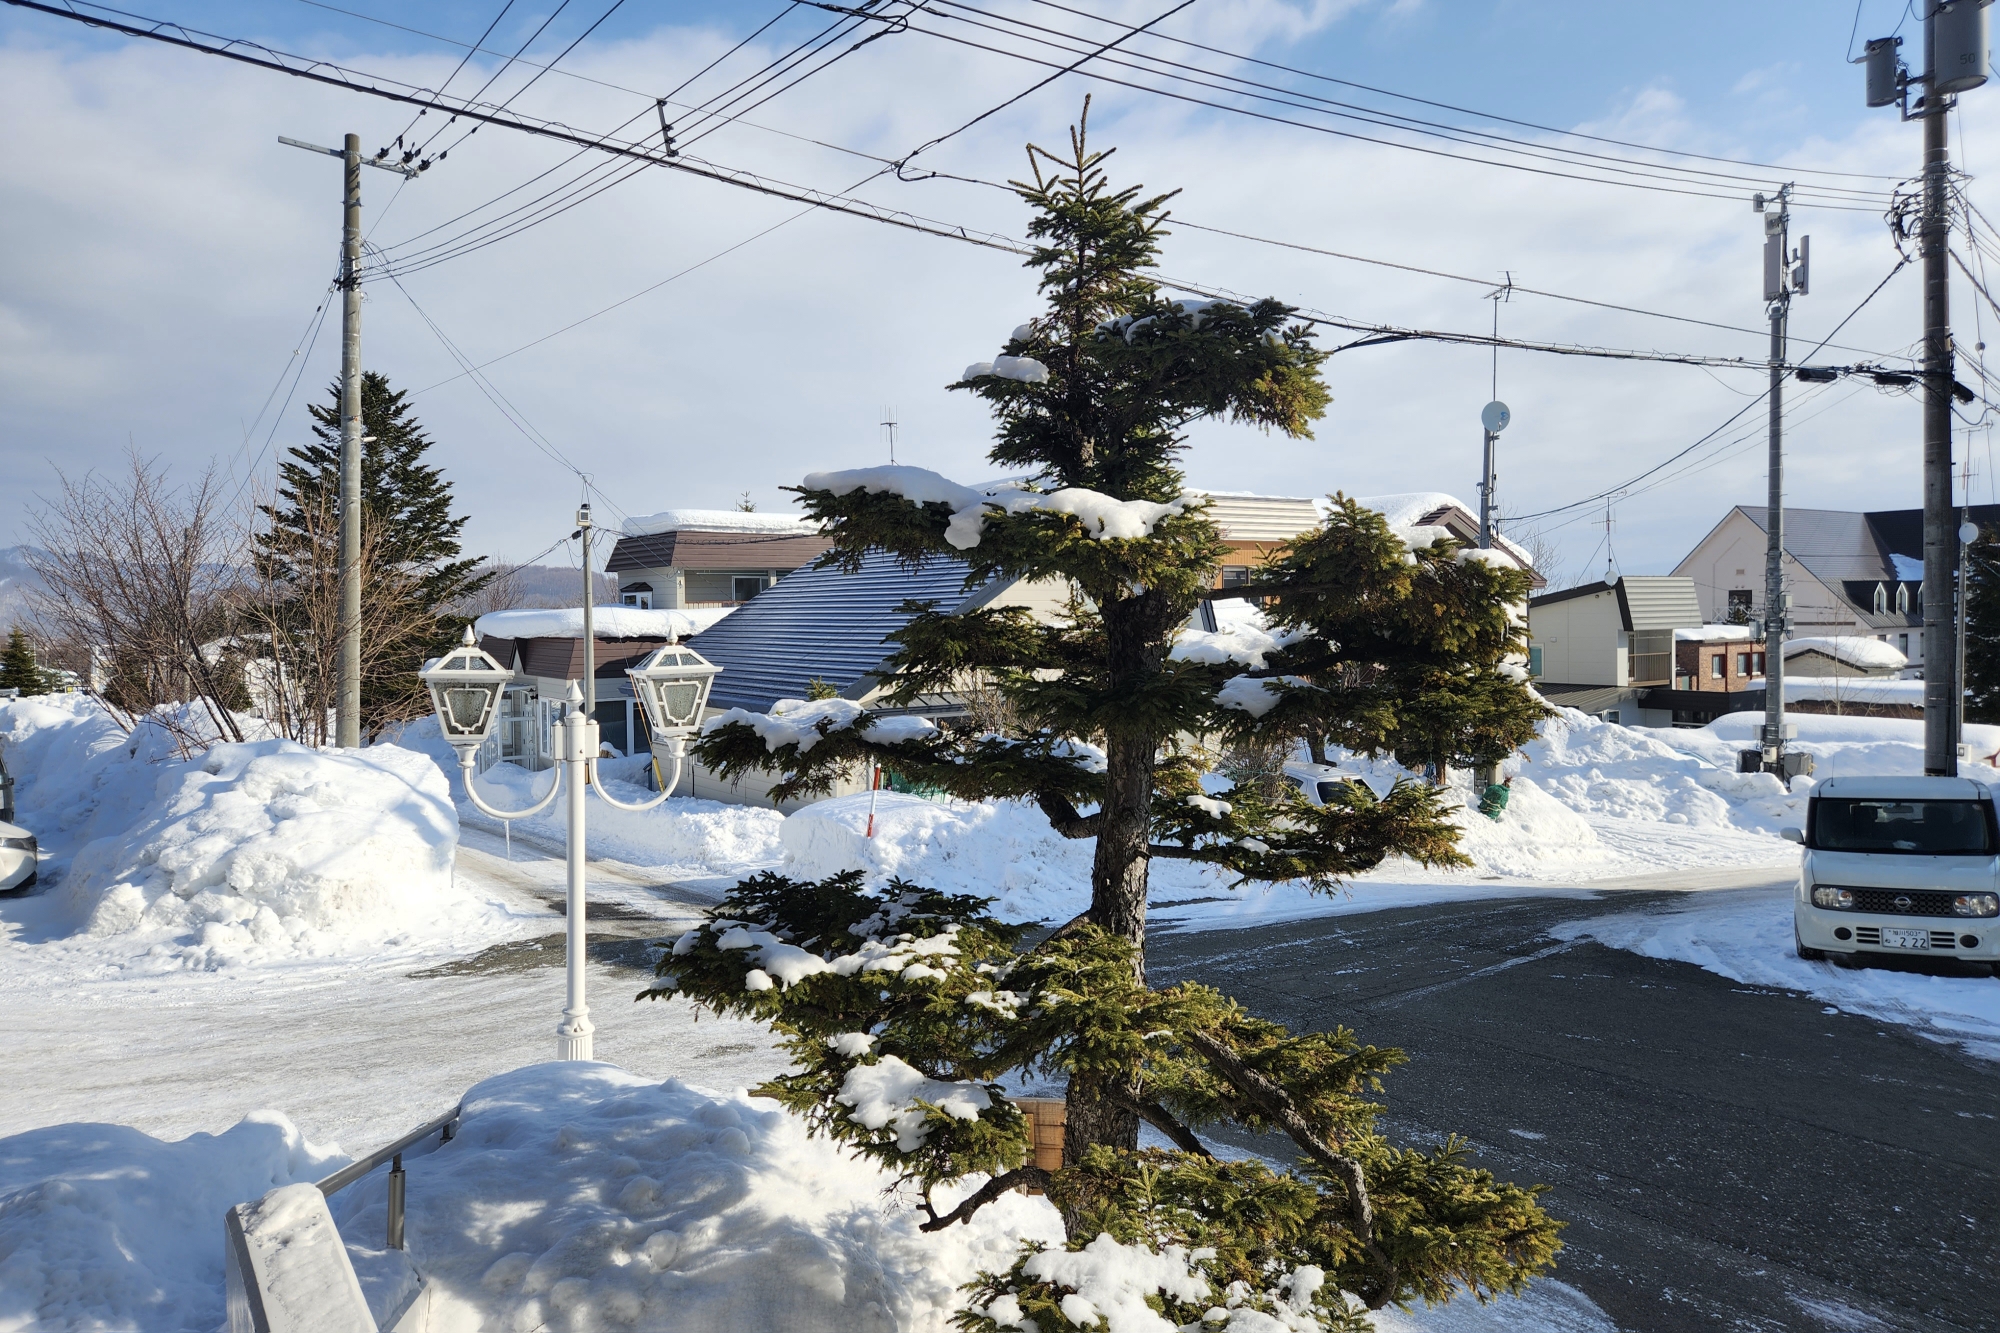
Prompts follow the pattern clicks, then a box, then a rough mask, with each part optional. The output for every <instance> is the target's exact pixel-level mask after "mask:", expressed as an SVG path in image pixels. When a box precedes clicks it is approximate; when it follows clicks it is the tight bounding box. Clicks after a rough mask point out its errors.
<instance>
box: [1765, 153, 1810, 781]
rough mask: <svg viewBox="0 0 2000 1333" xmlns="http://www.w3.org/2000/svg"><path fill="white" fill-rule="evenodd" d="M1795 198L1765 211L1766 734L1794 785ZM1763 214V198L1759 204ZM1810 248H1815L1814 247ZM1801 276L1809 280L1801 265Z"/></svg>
mask: <svg viewBox="0 0 2000 1333" xmlns="http://www.w3.org/2000/svg"><path fill="white" fill-rule="evenodd" d="M1791 197H1792V187H1791V186H1790V185H1785V186H1784V187H1782V188H1781V189H1779V191H1778V195H1777V198H1776V199H1775V200H1772V201H1770V202H1771V203H1775V204H1776V205H1777V208H1776V211H1775V212H1764V300H1765V302H1766V303H1767V306H1768V309H1769V310H1770V314H1771V395H1770V402H1769V403H1768V404H1767V406H1768V408H1769V413H1770V463H1769V475H1768V480H1769V489H1768V492H1767V494H1766V501H1765V502H1766V505H1767V508H1766V510H1765V516H1764V733H1763V743H1762V745H1761V746H1760V747H1759V748H1761V749H1762V750H1763V764H1764V769H1765V771H1766V772H1770V773H1776V774H1777V775H1778V776H1779V777H1780V778H1782V779H1784V780H1785V781H1787V782H1789V781H1790V780H1791V777H1792V772H1791V770H1790V768H1788V766H1787V764H1786V755H1785V741H1786V739H1787V738H1786V735H1785V636H1786V632H1787V631H1788V630H1789V629H1790V628H1791V609H1792V608H1791V598H1790V596H1789V594H1787V593H1786V592H1785V436H1784V427H1785V374H1786V365H1785V336H1786V323H1787V321H1788V320H1789V318H1790V316H1791V310H1792V291H1793V289H1794V286H1795V285H1799V286H1801V289H1802V284H1794V283H1793V281H1792V276H1793V275H1792V265H1791V225H1792V212H1791ZM1753 202H1754V205H1755V207H1756V208H1758V209H1759V210H1760V211H1763V210H1765V209H1766V208H1767V207H1768V205H1767V202H1766V201H1765V199H1764V196H1763V195H1761V194H1760V195H1758V196H1757V197H1756V199H1755V200H1754V201H1753ZM1808 244H1809V243H1808ZM1798 276H1799V278H1800V279H1803V278H1804V277H1805V270H1804V266H1803V265H1801V266H1800V269H1799V272H1798Z"/></svg>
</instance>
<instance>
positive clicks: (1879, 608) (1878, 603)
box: [1875, 583, 1889, 616]
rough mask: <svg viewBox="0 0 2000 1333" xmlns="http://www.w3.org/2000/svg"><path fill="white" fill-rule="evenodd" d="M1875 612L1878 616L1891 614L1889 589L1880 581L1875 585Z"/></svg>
mask: <svg viewBox="0 0 2000 1333" xmlns="http://www.w3.org/2000/svg"><path fill="white" fill-rule="evenodd" d="M1875 614H1876V615H1878V616H1886V615H1888V614H1889V590H1888V589H1887V588H1885V587H1883V586H1882V585H1881V584H1879V583H1878V584H1876V585H1875Z"/></svg>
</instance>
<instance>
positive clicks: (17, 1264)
mask: <svg viewBox="0 0 2000 1333" xmlns="http://www.w3.org/2000/svg"><path fill="white" fill-rule="evenodd" d="M347 1160H348V1159H347V1158H345V1157H344V1156H342V1155H341V1154H340V1153H339V1151H338V1150H337V1149H331V1148H320V1147H316V1146H314V1145H313V1144H310V1143H308V1142H307V1141H306V1140H305V1137H304V1136H303V1135H302V1134H300V1133H299V1131H298V1129H297V1127H296V1126H294V1125H293V1124H292V1122H291V1121H290V1120H288V1119H286V1118H285V1117H284V1116H282V1115H278V1114H277V1113H275V1112H271V1111H259V1112H257V1113H255V1114H253V1115H249V1116H246V1117H244V1119H243V1120H242V1121H241V1123H239V1124H237V1125H236V1126H235V1127H234V1128H232V1129H229V1130H226V1131H224V1132H223V1133H221V1134H193V1135H190V1136H188V1137H187V1138H185V1139H182V1140H180V1141H179V1142H178V1143H163V1142H161V1141H160V1140H159V1139H156V1138H153V1137H152V1136H151V1135H147V1134H142V1133H140V1132H139V1131H138V1130H136V1129H128V1128H126V1127H125V1126H123V1125H94V1124H72V1125H56V1126H52V1127H50V1128H48V1129H36V1130H30V1131H28V1132H27V1133H25V1134H16V1135H13V1136H12V1137H10V1138H5V1139H0V1330H9V1331H11V1330H17V1329H18V1330H27V1329H47V1328H87V1329H208V1328H215V1327H218V1326H219V1325H221V1324H222V1322H223V1318H224V1311H223V1297H222V1288H223V1263H224V1259H223V1239H222V1216H223V1214H224V1212H226V1211H227V1210H228V1209H229V1208H230V1206H231V1205H233V1204H237V1203H241V1202H243V1201H244V1200H247V1199H255V1198H257V1197H258V1196H260V1195H262V1194H263V1193H265V1191H267V1190H270V1189H273V1188H276V1187H277V1186H280V1185H289V1184H292V1183H294V1182H296V1181H308V1180H317V1179H320V1178H321V1177H324V1176H327V1175H331V1174H332V1173H333V1172H334V1171H336V1170H338V1169H339V1168H340V1167H341V1166H342V1165H344V1164H345V1163H346V1161H347Z"/></svg>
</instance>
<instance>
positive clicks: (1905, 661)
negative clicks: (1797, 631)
mask: <svg viewBox="0 0 2000 1333" xmlns="http://www.w3.org/2000/svg"><path fill="white" fill-rule="evenodd" d="M1806 652H1813V653H1824V654H1826V655H1827V656H1828V657H1831V658H1833V659H1834V660H1835V661H1837V662H1845V663H1847V664H1848V665H1849V666H1852V667H1860V668H1862V669H1863V670H1867V671H1901V670H1902V669H1903V668H1904V667H1906V666H1908V665H1909V664H1910V659H1909V658H1908V657H1906V656H1904V655H1903V654H1902V653H1901V652H1898V651H1897V650H1896V649H1894V648H1892V647H1890V646H1889V645H1888V644H1886V643H1883V642H1882V641H1881V640H1880V639H1870V638H1866V637H1864V636H1862V635H1859V634H1834V635H1827V636H1825V637H1813V636H1811V635H1808V636H1807V637H1805V638H1802V639H1788V640H1787V641H1786V642H1785V656H1786V657H1788V658H1789V657H1795V656H1797V655H1798V654H1800V653H1806Z"/></svg>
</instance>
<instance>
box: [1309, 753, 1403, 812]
mask: <svg viewBox="0 0 2000 1333" xmlns="http://www.w3.org/2000/svg"><path fill="white" fill-rule="evenodd" d="M1285 780H1286V781H1288V782H1290V783H1291V784H1292V785H1293V786H1294V787H1296V788H1298V791H1299V794H1300V795H1301V796H1304V797H1305V798H1306V801H1307V802H1308V803H1309V804H1312V805H1327V804H1330V803H1331V802H1332V801H1334V800H1335V799H1336V798H1335V795H1334V792H1335V790H1336V788H1335V786H1334V784H1335V783H1346V782H1357V783H1360V784H1361V786H1362V787H1364V788H1366V789H1367V790H1368V791H1369V792H1370V793H1372V794H1373V795H1374V797H1375V799H1376V800H1378V801H1379V800H1381V799H1382V798H1383V797H1384V796H1387V795H1388V794H1389V789H1390V788H1391V787H1393V786H1395V785H1396V779H1395V777H1394V776H1393V775H1388V776H1377V775H1375V774H1372V773H1370V772H1368V771H1367V770H1366V769H1364V768H1362V766H1361V765H1359V764H1356V763H1352V762H1351V761H1350V762H1349V763H1346V764H1308V763H1306V762H1304V761H1303V760H1294V761H1293V762H1291V763H1288V764H1286V765H1285Z"/></svg>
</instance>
